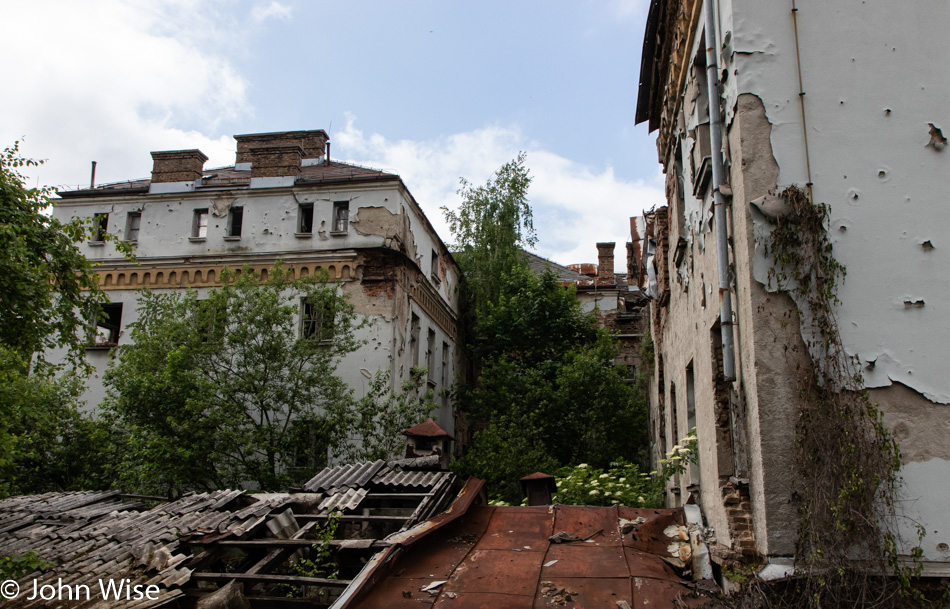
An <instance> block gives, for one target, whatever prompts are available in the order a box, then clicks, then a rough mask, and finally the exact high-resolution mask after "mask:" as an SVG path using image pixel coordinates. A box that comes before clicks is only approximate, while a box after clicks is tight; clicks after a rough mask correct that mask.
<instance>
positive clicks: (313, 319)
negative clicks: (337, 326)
mask: <svg viewBox="0 0 950 609" xmlns="http://www.w3.org/2000/svg"><path fill="white" fill-rule="evenodd" d="M333 318H334V315H333V308H332V307H331V305H330V304H329V303H326V302H311V301H310V300H309V299H307V298H305V299H304V300H303V314H302V315H301V335H302V336H303V337H304V338H312V339H314V340H318V341H321V340H330V339H331V338H332V337H333Z"/></svg>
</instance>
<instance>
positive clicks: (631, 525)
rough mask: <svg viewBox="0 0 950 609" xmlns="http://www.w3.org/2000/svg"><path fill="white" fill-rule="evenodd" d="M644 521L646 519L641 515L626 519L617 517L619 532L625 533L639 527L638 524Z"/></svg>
mask: <svg viewBox="0 0 950 609" xmlns="http://www.w3.org/2000/svg"><path fill="white" fill-rule="evenodd" d="M646 521H647V519H646V518H644V517H643V516H640V517H639V518H637V519H636V520H627V519H626V518H620V519H619V524H620V534H621V535H626V534H627V533H631V532H633V531H636V530H637V529H638V528H639V527H640V525H641V524H643V523H644V522H646Z"/></svg>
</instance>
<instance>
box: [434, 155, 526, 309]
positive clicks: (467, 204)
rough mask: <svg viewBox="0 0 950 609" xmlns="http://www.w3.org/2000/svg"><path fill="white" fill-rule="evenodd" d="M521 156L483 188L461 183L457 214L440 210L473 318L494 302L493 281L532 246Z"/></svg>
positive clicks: (495, 294)
mask: <svg viewBox="0 0 950 609" xmlns="http://www.w3.org/2000/svg"><path fill="white" fill-rule="evenodd" d="M524 161H525V153H524V152H520V153H518V156H517V157H516V158H515V159H514V160H513V161H510V162H508V163H505V164H504V165H502V167H501V168H500V169H499V170H498V171H496V172H495V173H494V174H493V175H492V177H491V178H490V179H489V180H488V181H487V182H486V183H485V185H484V186H474V185H472V184H471V183H470V182H468V181H467V180H466V179H465V178H461V180H460V182H461V188H460V189H459V191H458V193H459V194H460V195H461V196H462V203H461V205H459V208H458V210H457V211H452V210H450V209H448V208H446V207H443V208H442V212H443V213H444V214H445V219H446V220H447V221H448V223H449V229H450V230H451V231H452V236H453V237H454V239H455V243H454V244H453V249H454V250H455V257H456V260H457V261H458V264H459V266H460V267H461V269H462V273H463V275H464V278H465V286H466V296H467V300H468V302H469V303H470V304H471V305H472V306H473V308H474V312H475V314H476V315H481V314H482V313H483V312H484V310H485V309H486V307H487V305H488V303H490V302H494V301H495V300H497V298H498V295H499V288H498V285H499V284H498V281H499V279H501V278H502V277H504V276H505V275H507V274H508V273H509V272H511V270H512V269H513V268H515V267H516V266H519V265H522V264H524V260H523V253H522V248H524V247H531V246H533V245H534V244H535V242H536V237H535V232H534V224H533V219H532V214H531V206H530V205H529V204H528V186H529V185H530V184H531V177H530V175H529V174H528V169H527V167H525V164H524Z"/></svg>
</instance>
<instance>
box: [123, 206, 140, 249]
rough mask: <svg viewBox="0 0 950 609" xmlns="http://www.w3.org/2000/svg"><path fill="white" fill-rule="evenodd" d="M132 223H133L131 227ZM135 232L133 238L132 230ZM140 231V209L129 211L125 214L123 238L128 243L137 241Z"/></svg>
mask: <svg viewBox="0 0 950 609" xmlns="http://www.w3.org/2000/svg"><path fill="white" fill-rule="evenodd" d="M133 224H134V225H135V226H134V227H133ZM133 231H134V232H135V238H134V239H133V238H132V232H133ZM141 231H142V211H141V210H136V211H130V212H129V213H127V214H126V216H125V240H126V241H127V242H128V243H132V244H135V243H138V242H139V234H140V233H141Z"/></svg>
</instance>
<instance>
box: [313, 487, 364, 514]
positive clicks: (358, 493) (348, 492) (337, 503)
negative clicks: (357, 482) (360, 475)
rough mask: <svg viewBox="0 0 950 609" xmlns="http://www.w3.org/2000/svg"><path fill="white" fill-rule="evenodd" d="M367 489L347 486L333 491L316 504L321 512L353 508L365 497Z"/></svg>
mask: <svg viewBox="0 0 950 609" xmlns="http://www.w3.org/2000/svg"><path fill="white" fill-rule="evenodd" d="M368 492H369V490H367V489H365V488H348V489H345V490H341V491H339V492H337V493H334V494H332V495H330V496H329V497H327V498H326V499H324V500H323V501H321V502H320V505H319V506H318V507H319V509H320V513H321V514H325V513H327V512H332V511H335V510H350V511H352V510H355V509H356V508H357V507H359V505H360V502H361V501H363V498H364V497H366V494H367V493H368Z"/></svg>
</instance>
